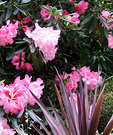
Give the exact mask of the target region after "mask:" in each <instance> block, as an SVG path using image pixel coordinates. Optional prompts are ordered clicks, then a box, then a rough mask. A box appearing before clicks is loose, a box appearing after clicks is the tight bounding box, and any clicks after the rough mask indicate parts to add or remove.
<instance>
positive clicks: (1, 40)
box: [0, 20, 18, 46]
mask: <svg viewBox="0 0 113 135" xmlns="http://www.w3.org/2000/svg"><path fill="white" fill-rule="evenodd" d="M6 23H7V26H4V25H3V26H2V27H1V29H0V46H5V45H7V44H12V43H13V42H14V41H13V38H14V37H16V35H17V28H18V22H16V23H15V24H12V23H10V20H8V21H7V22H6Z"/></svg>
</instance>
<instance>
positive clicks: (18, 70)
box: [0, 0, 113, 134]
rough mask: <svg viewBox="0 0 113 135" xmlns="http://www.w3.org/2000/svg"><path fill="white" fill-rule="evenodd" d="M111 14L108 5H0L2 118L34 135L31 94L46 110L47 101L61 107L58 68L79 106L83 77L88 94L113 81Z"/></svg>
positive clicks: (24, 0) (26, 0)
mask: <svg viewBox="0 0 113 135" xmlns="http://www.w3.org/2000/svg"><path fill="white" fill-rule="evenodd" d="M112 9H113V5H112V3H110V1H109V4H108V2H106V1H104V0H101V1H95V0H92V1H90V0H86V1H78V0H77V1H75V0H62V1H56V0H53V1H51V0H49V1H42V0H41V1H32V0H18V1H12V0H9V1H0V109H1V110H0V112H1V113H0V116H1V117H2V116H3V117H5V118H7V119H8V123H9V124H13V125H14V123H16V122H17V123H16V124H15V125H14V126H18V125H19V126H20V127H21V126H22V128H23V129H27V130H26V132H29V133H30V132H31V133H32V131H33V130H32V128H31V127H30V126H31V124H30V122H29V121H30V120H31V119H30V118H29V117H28V112H26V110H27V109H29V110H31V109H33V110H35V111H36V113H37V114H38V113H39V111H37V109H35V107H36V106H35V103H36V100H35V99H34V98H33V96H32V94H31V93H30V92H29V90H30V91H31V92H33V93H34V94H35V96H36V97H37V98H38V99H39V98H42V100H43V101H44V102H45V104H46V105H47V106H48V99H47V97H48V96H49V97H50V98H51V99H52V100H53V101H55V104H56V106H57V101H56V97H55V96H56V95H55V93H54V92H53V91H54V88H53V82H55V80H54V78H55V74H56V72H55V69H54V66H55V67H57V69H58V70H59V71H61V73H63V74H62V75H61V77H62V79H63V81H64V84H65V88H66V91H67V93H68V96H71V95H70V90H71V91H72V95H73V97H74V99H75V102H77V101H76V100H77V89H79V88H78V85H79V83H80V78H79V76H81V79H82V83H83V84H85V83H86V85H87V88H88V90H90V91H89V92H91V91H93V90H94V89H95V88H96V85H97V84H100V83H101V82H102V76H104V75H106V76H107V77H109V76H111V75H112V73H113V64H112V59H113V54H112V48H113V45H112V41H113V31H112V26H113V22H112V21H113V15H112ZM75 67H77V69H76V68H75ZM80 67H81V68H80ZM97 67H99V69H100V71H101V72H98V73H97V72H96V71H97ZM70 69H72V71H70ZM94 71H95V72H94ZM101 73H102V74H101ZM21 78H23V79H21ZM40 78H42V79H40ZM56 79H57V81H58V78H57V77H56ZM97 79H98V81H97ZM42 80H43V81H42ZM13 82H14V83H13ZM43 82H44V84H45V85H43ZM43 89H44V94H43ZM92 93H94V92H92ZM42 94H43V96H42ZM39 115H40V117H41V116H42V114H41V113H40V114H39ZM21 116H24V117H25V123H24V124H23V125H21V121H19V120H18V119H20V118H21ZM42 119H44V118H42ZM15 121H16V122H15ZM18 121H19V123H18ZM27 122H28V123H27ZM99 131H100V130H99ZM34 134H35V133H34Z"/></svg>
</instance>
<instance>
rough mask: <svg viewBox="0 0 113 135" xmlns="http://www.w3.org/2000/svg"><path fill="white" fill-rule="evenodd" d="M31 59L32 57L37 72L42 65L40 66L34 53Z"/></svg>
mask: <svg viewBox="0 0 113 135" xmlns="http://www.w3.org/2000/svg"><path fill="white" fill-rule="evenodd" d="M31 57H32V63H33V66H34V68H35V70H38V69H39V66H40V65H39V64H38V59H37V57H36V56H35V54H34V53H31Z"/></svg>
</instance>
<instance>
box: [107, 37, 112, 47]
mask: <svg viewBox="0 0 113 135" xmlns="http://www.w3.org/2000/svg"><path fill="white" fill-rule="evenodd" d="M108 47H109V48H112V49H113V36H112V35H109V37H108Z"/></svg>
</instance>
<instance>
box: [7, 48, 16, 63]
mask: <svg viewBox="0 0 113 135" xmlns="http://www.w3.org/2000/svg"><path fill="white" fill-rule="evenodd" d="M13 56H14V50H12V51H11V52H10V53H9V54H8V55H7V57H6V60H7V61H8V60H11V59H12V58H13Z"/></svg>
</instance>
